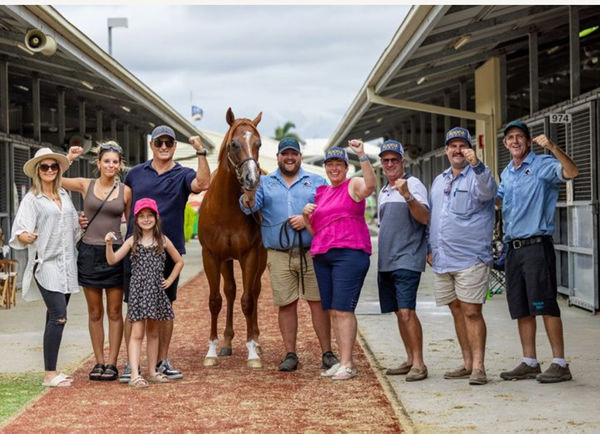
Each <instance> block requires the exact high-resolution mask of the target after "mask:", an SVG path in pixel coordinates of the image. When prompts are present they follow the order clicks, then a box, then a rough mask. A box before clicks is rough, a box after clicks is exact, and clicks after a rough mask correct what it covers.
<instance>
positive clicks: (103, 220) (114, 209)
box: [83, 180, 125, 245]
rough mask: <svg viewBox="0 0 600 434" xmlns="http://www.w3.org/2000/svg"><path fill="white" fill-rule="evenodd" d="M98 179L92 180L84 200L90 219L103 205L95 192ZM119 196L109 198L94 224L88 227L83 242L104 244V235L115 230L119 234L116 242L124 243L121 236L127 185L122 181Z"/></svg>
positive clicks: (86, 212)
mask: <svg viewBox="0 0 600 434" xmlns="http://www.w3.org/2000/svg"><path fill="white" fill-rule="evenodd" d="M95 184H96V180H92V182H90V186H89V187H88V190H87V193H86V195H85V198H84V200H83V212H84V213H85V215H86V217H87V218H88V219H91V218H92V216H93V215H94V214H96V211H97V210H98V208H99V207H100V205H102V200H101V199H98V198H97V197H96V195H95V194H94V185H95ZM117 189H118V192H119V194H118V196H117V197H116V198H115V199H112V200H110V199H109V200H107V201H106V202H105V203H104V206H103V207H102V209H101V210H100V212H99V213H98V215H97V216H96V218H94V221H93V222H92V224H90V225H89V226H88V228H87V231H86V232H85V234H84V235H83V242H84V243H86V244H92V245H104V244H105V242H104V237H105V236H106V234H107V233H108V232H114V233H115V235H116V236H117V241H115V244H123V237H122V236H121V216H122V215H123V212H124V211H125V199H124V191H125V185H124V184H122V183H120V184H119V186H118V188H117Z"/></svg>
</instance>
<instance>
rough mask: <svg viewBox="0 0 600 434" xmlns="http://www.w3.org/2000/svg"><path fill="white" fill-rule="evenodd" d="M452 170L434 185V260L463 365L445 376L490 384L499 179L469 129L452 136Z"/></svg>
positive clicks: (441, 301) (438, 296)
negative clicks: (488, 304) (490, 299)
mask: <svg viewBox="0 0 600 434" xmlns="http://www.w3.org/2000/svg"><path fill="white" fill-rule="evenodd" d="M446 156H447V157H448V160H449V161H450V168H449V169H447V170H445V171H443V172H442V173H441V174H440V175H438V176H437V177H436V178H435V180H434V181H433V184H432V185H431V200H430V208H431V219H430V223H429V245H430V246H431V254H430V255H429V256H428V261H429V263H430V264H431V265H432V267H433V271H434V293H435V301H436V303H437V305H438V306H440V305H448V307H449V308H450V312H451V313H452V317H453V319H454V328H455V330H456V337H457V338H458V343H459V345H460V349H461V352H462V357H463V365H462V366H460V367H459V368H458V369H455V370H452V371H448V372H446V373H445V374H444V378H446V379H459V378H468V379H469V384H471V385H482V384H486V383H487V376H486V373H485V366H484V356H485V341H486V334H487V329H486V325H485V321H484V319H483V313H482V307H483V303H484V302H485V298H486V295H487V290H488V286H489V285H488V283H489V272H490V267H491V265H492V262H493V258H492V231H493V226H494V197H495V196H496V190H497V186H496V181H495V180H494V177H493V176H492V173H491V171H490V169H489V168H488V167H487V166H485V165H484V164H483V162H481V161H479V159H478V158H477V154H476V153H475V150H474V149H473V148H472V141H471V134H470V133H469V131H468V130H467V129H466V128H462V127H454V128H452V129H451V130H449V131H448V132H447V133H446Z"/></svg>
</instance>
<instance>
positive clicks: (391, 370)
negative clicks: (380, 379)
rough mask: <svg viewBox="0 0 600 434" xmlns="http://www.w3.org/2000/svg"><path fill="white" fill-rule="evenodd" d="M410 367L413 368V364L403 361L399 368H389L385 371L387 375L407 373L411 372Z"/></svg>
mask: <svg viewBox="0 0 600 434" xmlns="http://www.w3.org/2000/svg"><path fill="white" fill-rule="evenodd" d="M410 368H412V365H409V364H407V363H406V362H403V363H402V364H401V365H400V366H398V367H397V368H389V369H387V370H386V371H385V375H406V374H408V373H409V371H410Z"/></svg>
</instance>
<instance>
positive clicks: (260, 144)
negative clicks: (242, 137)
mask: <svg viewBox="0 0 600 434" xmlns="http://www.w3.org/2000/svg"><path fill="white" fill-rule="evenodd" d="M256 146H257V147H259V148H260V147H261V146H262V142H261V141H260V140H259V141H258V143H257V144H256Z"/></svg>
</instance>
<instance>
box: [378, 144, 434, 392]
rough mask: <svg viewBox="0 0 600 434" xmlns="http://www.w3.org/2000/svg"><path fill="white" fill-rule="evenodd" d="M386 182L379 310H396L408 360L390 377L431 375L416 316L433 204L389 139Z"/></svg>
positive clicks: (385, 156)
mask: <svg viewBox="0 0 600 434" xmlns="http://www.w3.org/2000/svg"><path fill="white" fill-rule="evenodd" d="M379 158H380V161H381V168H382V169H383V172H384V174H385V176H386V178H387V183H386V184H385V185H384V186H383V188H382V189H381V191H380V192H379V200H378V202H379V210H378V213H377V216H378V218H379V237H378V240H379V245H378V258H377V271H378V273H377V286H378V288H379V304H380V307H381V313H387V312H394V313H395V314H396V319H397V322H398V329H399V331H400V338H401V339H402V342H403V343H404V348H405V350H406V361H404V362H403V363H402V364H401V365H400V366H399V367H397V368H390V369H388V370H387V371H386V375H406V381H419V380H424V379H425V378H427V367H426V366H425V363H424V362H423V330H422V328H421V322H420V321H419V317H418V316H417V312H416V306H417V290H418V289H419V282H420V281H421V273H422V272H423V271H425V257H426V255H427V233H426V232H427V231H426V230H427V223H428V222H429V203H428V201H427V189H426V188H425V186H424V185H423V183H422V182H421V181H419V180H418V179H417V178H416V177H414V176H411V175H409V174H407V173H405V172H404V163H405V160H404V149H403V148H402V144H401V143H400V142H397V141H395V140H386V141H385V142H383V144H382V145H381V152H380V153H379Z"/></svg>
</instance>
